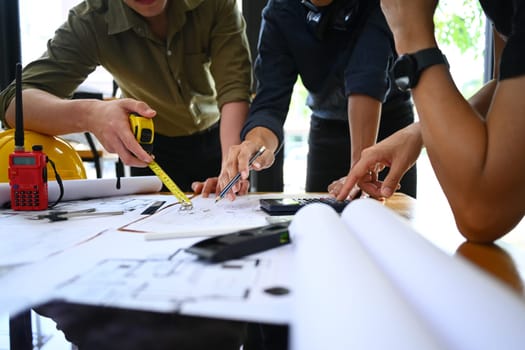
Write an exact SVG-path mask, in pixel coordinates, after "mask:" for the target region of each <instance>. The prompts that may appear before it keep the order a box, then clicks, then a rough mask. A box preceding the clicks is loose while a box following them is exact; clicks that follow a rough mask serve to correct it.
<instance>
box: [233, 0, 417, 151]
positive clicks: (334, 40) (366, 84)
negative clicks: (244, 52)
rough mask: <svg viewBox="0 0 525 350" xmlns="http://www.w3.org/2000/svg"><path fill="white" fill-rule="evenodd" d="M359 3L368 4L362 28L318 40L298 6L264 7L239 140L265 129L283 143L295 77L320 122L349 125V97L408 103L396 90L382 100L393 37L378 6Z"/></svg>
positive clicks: (281, 2) (296, 2)
mask: <svg viewBox="0 0 525 350" xmlns="http://www.w3.org/2000/svg"><path fill="white" fill-rule="evenodd" d="M361 2H362V3H366V4H367V5H369V6H370V4H371V3H373V5H372V6H373V8H372V9H371V10H367V11H366V12H367V17H366V20H361V21H358V22H356V23H360V26H361V28H357V29H356V28H354V27H350V28H348V29H347V30H337V29H335V28H332V27H329V28H328V30H327V32H326V33H325V35H324V37H323V39H322V40H319V39H318V38H317V37H316V35H315V34H314V32H313V31H312V30H311V28H310V27H309V26H308V23H307V20H306V16H307V13H308V9H307V8H306V7H305V6H304V5H303V4H301V0H270V1H269V2H268V4H267V5H266V7H265V8H264V10H263V13H262V23H261V31H260V35H259V44H258V56H257V58H256V60H255V68H254V70H255V76H256V79H257V91H256V96H255V98H254V100H253V102H252V104H251V107H250V113H249V116H248V120H247V122H246V124H245V127H244V129H243V132H242V138H244V136H245V135H246V133H247V132H248V131H249V130H251V129H253V128H254V127H257V126H264V127H266V128H269V129H270V130H272V131H273V132H274V133H275V134H276V135H277V136H278V138H279V140H280V141H282V139H283V130H282V129H283V125H284V122H285V119H286V115H287V113H288V108H289V103H290V99H291V95H292V90H293V87H294V84H295V82H296V80H297V77H298V76H300V78H301V80H302V83H303V85H304V86H305V87H306V89H307V90H308V92H309V95H308V98H307V105H308V106H309V107H310V109H311V110H312V113H313V115H315V116H316V117H319V118H326V119H336V120H348V116H347V97H348V96H349V95H350V94H354V93H355V94H365V95H368V96H371V97H373V98H375V99H377V100H379V101H382V102H385V103H390V102H392V103H394V102H395V103H399V101H403V103H406V101H409V100H410V95H408V94H406V93H401V92H399V91H398V90H396V89H392V93H391V94H387V92H388V91H390V89H389V81H388V68H389V65H390V63H391V62H392V61H393V59H394V58H395V56H394V55H395V48H394V43H393V38H392V34H391V32H390V30H389V28H388V25H387V23H386V20H385V18H384V16H383V13H382V12H381V9H380V7H379V1H373V0H372V1H371V0H361ZM361 8H364V6H361ZM363 18H365V17H363ZM354 38H356V40H355V41H353V40H354ZM352 44H353V48H351V49H349V47H350V46H351V45H352Z"/></svg>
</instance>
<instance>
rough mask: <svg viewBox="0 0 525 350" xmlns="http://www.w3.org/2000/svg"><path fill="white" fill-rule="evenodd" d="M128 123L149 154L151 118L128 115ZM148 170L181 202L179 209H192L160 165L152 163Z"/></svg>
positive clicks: (151, 144) (185, 197) (151, 142)
mask: <svg viewBox="0 0 525 350" xmlns="http://www.w3.org/2000/svg"><path fill="white" fill-rule="evenodd" d="M129 121H130V123H131V130H132V132H133V135H135V138H136V139H137V141H138V142H139V143H140V144H141V145H142V147H143V148H144V149H145V150H146V151H148V152H151V150H152V148H153V137H154V135H155V133H154V131H153V120H151V118H144V117H141V116H139V115H136V114H130V116H129ZM148 166H149V168H150V169H151V170H152V171H153V172H154V173H155V175H157V177H158V178H159V179H160V181H162V183H163V184H164V186H166V187H167V188H168V190H170V192H171V193H172V194H173V195H174V196H175V197H176V198H177V199H178V200H179V201H180V202H181V209H183V210H190V209H193V204H192V203H191V200H190V199H189V198H188V197H187V196H186V195H185V194H184V192H182V191H181V189H180V188H179V186H177V184H176V183H175V182H174V181H173V180H172V179H171V177H169V175H168V174H166V172H165V171H164V170H162V168H161V167H160V165H159V164H158V163H157V162H155V161H152V162H151V163H149V164H148Z"/></svg>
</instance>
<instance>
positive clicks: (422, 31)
mask: <svg viewBox="0 0 525 350" xmlns="http://www.w3.org/2000/svg"><path fill="white" fill-rule="evenodd" d="M437 4H438V1H437V0H381V9H382V10H383V13H384V14H385V18H386V20H387V22H388V26H389V27H390V29H391V30H392V33H393V34H394V40H395V43H396V50H397V52H398V53H399V54H404V53H412V52H416V51H419V50H421V49H426V48H429V47H435V46H436V45H437V44H436V41H435V37H434V12H435V10H436V6H437Z"/></svg>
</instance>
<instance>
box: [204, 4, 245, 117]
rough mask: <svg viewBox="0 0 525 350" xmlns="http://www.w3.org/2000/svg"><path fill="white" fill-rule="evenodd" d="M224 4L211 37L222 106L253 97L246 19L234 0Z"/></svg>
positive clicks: (215, 74)
mask: <svg viewBox="0 0 525 350" xmlns="http://www.w3.org/2000/svg"><path fill="white" fill-rule="evenodd" d="M217 3H219V4H223V6H222V7H221V8H220V9H219V13H218V14H217V18H218V19H220V20H217V21H216V22H217V23H216V25H215V26H214V28H213V30H212V33H213V34H212V37H211V45H210V48H211V49H210V50H211V53H210V55H211V65H210V70H211V74H212V75H213V78H214V81H215V88H216V90H217V102H218V104H219V107H222V105H223V104H225V103H227V102H234V101H247V102H249V100H250V92H251V85H252V70H251V67H252V63H251V58H250V48H249V45H248V39H247V37H246V32H245V30H246V23H245V22H244V19H243V17H242V15H241V13H240V11H239V9H238V8H237V5H236V1H235V0H229V1H222V2H217Z"/></svg>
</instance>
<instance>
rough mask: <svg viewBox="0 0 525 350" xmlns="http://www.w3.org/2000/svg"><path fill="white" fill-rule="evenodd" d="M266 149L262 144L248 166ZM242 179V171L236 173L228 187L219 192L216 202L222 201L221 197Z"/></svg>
mask: <svg viewBox="0 0 525 350" xmlns="http://www.w3.org/2000/svg"><path fill="white" fill-rule="evenodd" d="M264 151H266V147H264V146H261V148H259V150H258V151H257V153H255V154H254V155H253V156H252V157H251V158H250V160H249V161H248V167H250V166H251V165H252V164H253V162H254V161H255V160H256V159H257V158H258V157H259V156H260V155H261V154H263V153H264ZM240 179H241V173H240V172H239V173H237V175H235V177H234V178H233V179H231V181H230V182H228V184H227V185H226V187H224V189H223V190H222V191H221V193H219V196H218V197H217V198H215V203H217V202H218V201H220V200H221V199H223V198H224V196H225V195H226V193H228V191H229V190H230V189H231V188H232V187H233V185H235V184H236V183H237V181H239V180H240Z"/></svg>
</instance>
